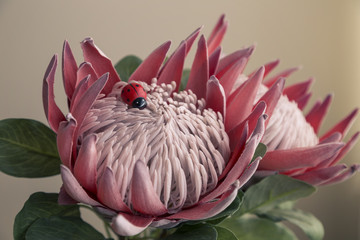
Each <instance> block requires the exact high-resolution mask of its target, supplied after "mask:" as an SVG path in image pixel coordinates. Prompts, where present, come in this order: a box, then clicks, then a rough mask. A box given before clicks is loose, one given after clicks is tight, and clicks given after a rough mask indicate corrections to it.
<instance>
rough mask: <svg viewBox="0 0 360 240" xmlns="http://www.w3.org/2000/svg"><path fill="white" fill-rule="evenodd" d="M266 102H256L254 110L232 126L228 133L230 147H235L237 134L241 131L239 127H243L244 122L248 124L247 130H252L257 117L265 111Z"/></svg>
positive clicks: (237, 139) (256, 122) (237, 140)
mask: <svg viewBox="0 0 360 240" xmlns="http://www.w3.org/2000/svg"><path fill="white" fill-rule="evenodd" d="M265 109H266V104H265V102H260V103H258V104H257V105H256V106H255V108H254V110H253V111H252V112H251V113H250V114H249V116H248V117H247V118H246V119H245V120H244V121H243V122H242V123H240V124H238V125H237V126H236V127H235V128H233V129H232V130H231V131H230V132H229V133H228V136H229V139H230V149H231V150H233V148H234V147H236V146H237V145H238V143H239V134H240V133H241V132H240V131H242V130H240V129H243V127H244V124H245V123H246V124H247V125H248V130H249V132H250V133H251V132H253V131H254V129H255V127H256V125H257V124H258V119H259V118H260V116H261V115H263V114H264V113H265Z"/></svg>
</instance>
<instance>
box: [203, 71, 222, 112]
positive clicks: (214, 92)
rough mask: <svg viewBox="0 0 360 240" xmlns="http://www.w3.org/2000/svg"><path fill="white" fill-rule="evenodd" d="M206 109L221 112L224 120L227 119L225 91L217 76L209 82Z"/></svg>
mask: <svg viewBox="0 0 360 240" xmlns="http://www.w3.org/2000/svg"><path fill="white" fill-rule="evenodd" d="M205 108H211V109H212V110H214V111H215V112H220V113H221V114H222V115H223V117H224V118H225V117H226V115H225V114H226V113H225V111H226V98H225V93H224V89H223V87H222V86H221V84H220V83H219V80H217V79H216V77H215V76H211V77H210V79H209V81H208V82H207V88H206V107H205Z"/></svg>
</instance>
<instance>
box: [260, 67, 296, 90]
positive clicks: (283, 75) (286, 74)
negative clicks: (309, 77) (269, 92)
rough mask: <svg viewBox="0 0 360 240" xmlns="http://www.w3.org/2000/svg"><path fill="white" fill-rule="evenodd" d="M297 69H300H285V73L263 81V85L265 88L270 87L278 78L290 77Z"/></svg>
mask: <svg viewBox="0 0 360 240" xmlns="http://www.w3.org/2000/svg"><path fill="white" fill-rule="evenodd" d="M299 69H300V67H294V68H290V69H286V70H285V71H283V72H281V73H279V74H277V75H275V76H274V77H271V78H269V79H266V80H265V81H264V85H265V86H267V87H271V86H272V85H273V84H274V83H275V82H276V81H277V80H278V79H279V78H287V77H288V76H290V75H291V74H292V73H294V72H296V71H297V70H299Z"/></svg>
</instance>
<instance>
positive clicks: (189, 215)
mask: <svg viewBox="0 0 360 240" xmlns="http://www.w3.org/2000/svg"><path fill="white" fill-rule="evenodd" d="M237 190H238V182H236V183H235V184H233V185H231V186H229V187H228V189H226V191H224V193H223V194H222V195H221V198H220V199H218V200H217V201H209V202H201V203H200V204H198V205H196V206H194V207H192V208H188V209H185V210H182V211H180V212H178V213H175V214H173V215H170V216H169V217H166V218H167V219H187V220H200V219H206V218H210V217H213V216H215V215H216V214H218V213H220V212H222V211H223V210H225V209H226V208H227V207H228V206H229V205H230V204H231V203H232V202H233V201H234V199H235V197H236V195H237ZM211 200H213V199H211Z"/></svg>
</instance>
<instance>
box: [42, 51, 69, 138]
mask: <svg viewBox="0 0 360 240" xmlns="http://www.w3.org/2000/svg"><path fill="white" fill-rule="evenodd" d="M56 66H57V55H54V56H53V58H52V59H51V61H50V63H49V66H48V67H47V69H46V72H45V76H44V80H43V89H42V97H43V105H44V111H45V115H46V118H47V120H48V122H49V125H50V127H51V129H52V130H53V131H54V132H57V131H58V127H59V124H60V122H62V121H64V120H65V117H64V114H63V113H62V112H61V110H60V109H59V107H58V106H57V105H56V103H55V95H54V80H55V71H56Z"/></svg>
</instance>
